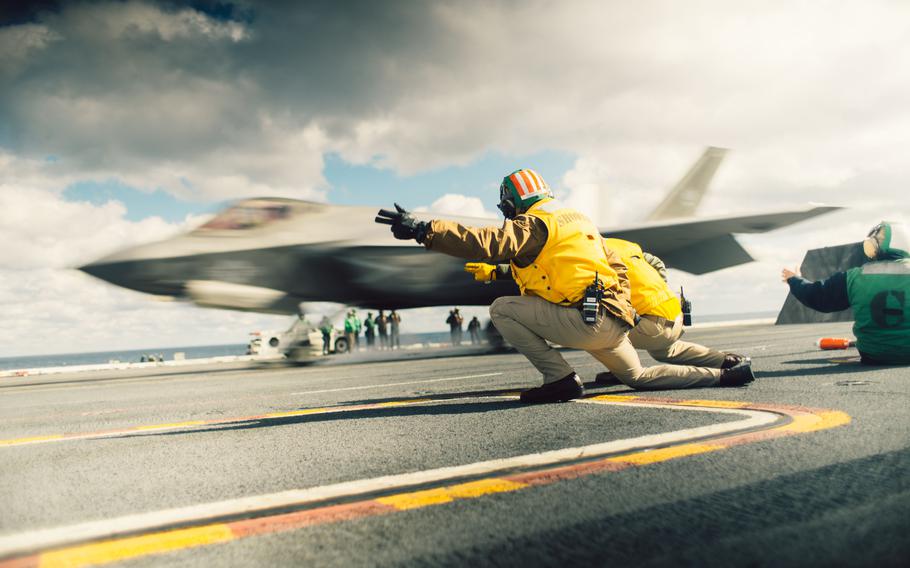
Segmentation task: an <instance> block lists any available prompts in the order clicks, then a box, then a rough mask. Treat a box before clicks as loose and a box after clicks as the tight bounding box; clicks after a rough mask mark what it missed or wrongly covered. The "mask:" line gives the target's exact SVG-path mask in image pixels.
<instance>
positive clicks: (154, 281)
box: [79, 260, 184, 296]
mask: <svg viewBox="0 0 910 568" xmlns="http://www.w3.org/2000/svg"><path fill="white" fill-rule="evenodd" d="M153 264H154V261H147V260H146V261H129V260H123V261H112V262H108V261H104V260H101V261H97V262H91V263H89V264H86V265H84V266H80V267H79V270H81V271H82V272H85V273H86V274H90V275H92V276H94V277H95V278H99V279H101V280H104V281H106V282H110V283H111V284H116V285H117V286H122V287H124V288H129V289H131V290H136V291H137V292H144V293H146V294H155V295H156V296H180V295H181V294H182V293H183V289H184V283H183V282H179V281H174V280H171V281H166V280H162V279H160V278H157V277H156V276H155V275H156V273H157V272H158V270H156V267H155V266H153Z"/></svg>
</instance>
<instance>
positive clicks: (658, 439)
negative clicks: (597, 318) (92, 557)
mask: <svg viewBox="0 0 910 568" xmlns="http://www.w3.org/2000/svg"><path fill="white" fill-rule="evenodd" d="M473 398H474V397H464V398H463V399H460V398H459V399H446V401H445V402H451V401H455V400H471V399H473ZM484 398H486V399H488V400H489V399H514V398H515V397H506V396H501V397H484ZM580 402H585V403H591V404H606V405H612V406H629V407H634V408H642V407H645V408H659V409H662V410H665V409H672V410H687V411H695V412H713V413H718V414H737V415H741V416H745V417H746V418H745V419H744V420H738V421H736V422H724V423H721V424H713V425H710V426H701V427H698V428H687V429H684V430H676V431H673V432H665V433H662V434H652V435H648V436H640V437H637V438H628V439H625V440H615V441H612V442H603V443H600V444H592V445H589V446H581V447H577V448H564V449H561V450H552V451H548V452H540V453H535V454H526V455H523V456H515V457H510V458H501V459H494V460H488V461H482V462H476V463H472V464H465V465H458V466H450V467H442V468H438V469H430V470H426V471H416V472H411V473H402V474H397V475H387V476H382V477H375V478H372V479H359V480H355V481H347V482H344V483H337V484H333V485H324V486H321V487H311V488H308V489H295V490H290V491H282V492H280V493H272V494H267V495H256V496H252V497H241V498H238V499H229V500H226V501H220V502H215V503H205V504H201V505H191V506H189V507H180V508H175V509H165V510H162V511H152V512H148V513H140V514H136V515H127V516H123V517H119V518H114V519H103V520H99V521H92V522H87V523H80V524H76V525H70V526H64V527H56V528H50V529H42V530H36V531H31V532H26V533H20V534H13V535H8V536H5V537H0V557H4V556H13V555H18V554H23V553H26V552H31V551H36V550H45V549H48V548H52V547H58V546H63V545H67V544H71V543H77V542H84V541H88V540H98V539H106V538H112V537H115V536H118V535H123V534H125V533H130V532H148V531H151V530H155V529H160V528H163V527H168V526H172V525H174V524H178V523H194V524H196V523H203V522H206V521H207V520H212V519H215V518H218V517H222V516H225V515H244V514H249V513H255V512H257V511H264V510H268V509H272V508H277V507H291V506H304V505H309V504H313V503H317V502H319V501H324V500H327V499H337V498H341V497H352V496H356V495H361V494H367V493H373V492H376V491H391V490H400V489H404V488H406V487H411V486H415V485H421V484H426V483H434V482H440V481H446V480H449V479H453V478H460V477H465V476H477V475H485V474H491V473H494V472H498V471H503V470H511V469H515V468H524V467H541V466H547V465H554V464H558V463H561V462H564V461H567V460H574V459H580V458H586V457H597V456H601V455H605V454H611V453H617V452H627V451H632V450H637V449H644V448H649V447H653V446H656V445H662V444H670V443H675V442H683V441H686V440H691V439H696V438H702V437H705V436H714V435H719V434H726V433H732V432H735V431H739V430H744V429H751V428H757V427H760V426H765V425H768V424H772V423H774V422H775V421H777V420H778V419H779V416H778V415H777V414H774V413H772V412H766V411H757V410H742V409H728V408H710V407H684V406H679V407H676V406H666V405H661V404H645V403H639V402H636V403H623V402H612V401H594V400H582V401H580Z"/></svg>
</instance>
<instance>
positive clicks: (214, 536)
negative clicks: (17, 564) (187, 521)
mask: <svg viewBox="0 0 910 568" xmlns="http://www.w3.org/2000/svg"><path fill="white" fill-rule="evenodd" d="M233 538H234V535H233V533H232V532H231V529H230V528H229V527H228V526H227V525H223V524H217V525H209V526H204V527H196V528H190V529H180V530H175V531H168V532H163V533H154V534H148V535H142V536H136V537H129V538H122V539H116V540H108V541H102V542H95V543H92V544H86V545H83V546H74V547H70V548H64V549H62V550H57V551H53V552H46V553H44V554H42V555H41V562H40V564H39V566H40V567H41V568H64V567H66V568H78V567H81V566H97V565H99V564H109V563H111V562H119V561H122V560H126V559H129V558H136V557H138V556H147V555H149V554H160V553H162V552H170V551H173V550H181V549H185V548H193V547H196V546H204V545H207V544H215V543H219V542H227V541H229V540H233Z"/></svg>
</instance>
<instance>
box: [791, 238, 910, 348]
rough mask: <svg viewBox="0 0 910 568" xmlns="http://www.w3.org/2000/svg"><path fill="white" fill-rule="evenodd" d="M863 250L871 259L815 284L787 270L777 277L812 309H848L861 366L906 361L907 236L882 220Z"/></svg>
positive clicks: (909, 336) (909, 312) (909, 339)
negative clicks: (851, 309)
mask: <svg viewBox="0 0 910 568" xmlns="http://www.w3.org/2000/svg"><path fill="white" fill-rule="evenodd" d="M863 252H865V253H866V256H867V257H868V258H869V259H870V260H872V262H868V263H866V264H864V265H862V266H859V267H856V268H851V269H850V270H847V271H845V272H837V273H835V274H832V275H831V276H829V277H828V278H826V279H824V280H820V281H818V282H810V281H808V280H806V279H804V278H801V277H800V276H799V275H798V274H797V273H796V272H793V271H791V270H788V269H786V268H785V269H783V270H782V271H781V278H782V279H783V280H784V282H786V283H787V284H788V285H789V286H790V292H791V293H792V294H793V296H794V297H795V298H796V299H797V300H799V301H800V302H801V303H803V304H804V305H806V306H807V307H809V308H812V309H813V310H817V311H820V312H837V311H840V310H845V309H847V308H853V317H854V324H853V334H854V335H856V348H857V349H858V350H859V353H860V360H861V361H862V362H863V363H864V364H867V365H895V364H896V365H906V364H910V307H908V306H910V303H908V302H910V238H908V236H907V233H906V232H905V230H904V229H903V227H902V226H901V225H899V224H896V223H887V222H882V223H879V224H878V225H876V226H875V227H873V228H872V230H871V231H869V234H868V235H867V237H866V239H865V240H864V241H863Z"/></svg>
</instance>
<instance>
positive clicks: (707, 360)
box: [629, 316, 725, 369]
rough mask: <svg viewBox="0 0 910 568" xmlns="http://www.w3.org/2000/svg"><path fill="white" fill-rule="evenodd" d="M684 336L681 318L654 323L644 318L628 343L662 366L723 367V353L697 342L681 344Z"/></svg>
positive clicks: (633, 329)
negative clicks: (642, 350) (665, 364)
mask: <svg viewBox="0 0 910 568" xmlns="http://www.w3.org/2000/svg"><path fill="white" fill-rule="evenodd" d="M682 334H683V324H682V316H679V317H677V318H676V321H672V322H670V321H667V320H665V319H663V318H661V319H660V320H658V321H655V320H653V319H651V318H649V317H648V316H644V317H642V318H641V321H640V322H638V325H636V326H635V327H634V328H632V331H630V332H629V341H631V342H632V346H633V347H635V348H636V349H644V350H645V351H647V352H648V354H649V355H651V357H654V359H656V360H657V361H661V362H663V363H674V364H677V365H698V366H701V367H713V368H715V369H719V368H720V366H721V365H722V364H723V362H724V355H725V354H724V353H721V352H720V351H715V350H713V349H709V348H707V347H705V346H704V345H699V344H697V343H689V342H688V341H680V340H679V338H680V337H681V336H682Z"/></svg>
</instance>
